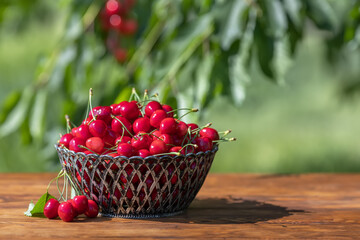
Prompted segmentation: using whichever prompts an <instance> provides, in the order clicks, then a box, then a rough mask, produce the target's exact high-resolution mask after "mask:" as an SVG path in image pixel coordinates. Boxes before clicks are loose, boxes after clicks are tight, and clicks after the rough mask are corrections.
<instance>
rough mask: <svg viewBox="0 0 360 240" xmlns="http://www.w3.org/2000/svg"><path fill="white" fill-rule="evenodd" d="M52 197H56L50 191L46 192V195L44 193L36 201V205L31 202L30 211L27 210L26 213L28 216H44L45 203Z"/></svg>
mask: <svg viewBox="0 0 360 240" xmlns="http://www.w3.org/2000/svg"><path fill="white" fill-rule="evenodd" d="M52 198H55V197H54V196H52V195H51V194H49V193H48V192H46V193H45V194H44V195H42V196H41V197H40V198H39V200H38V201H37V202H36V204H35V206H34V204H33V203H32V202H31V203H30V204H29V209H28V211H26V212H25V213H24V214H25V215H26V216H28V217H45V216H44V207H45V204H46V203H47V201H49V199H52Z"/></svg>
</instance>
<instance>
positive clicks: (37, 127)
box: [29, 88, 48, 139]
mask: <svg viewBox="0 0 360 240" xmlns="http://www.w3.org/2000/svg"><path fill="white" fill-rule="evenodd" d="M47 94H48V93H47V89H45V88H42V89H40V90H39V91H38V93H37V94H36V96H35V101H34V107H33V110H32V113H31V117H30V123H29V124H30V133H31V135H32V136H33V137H35V138H38V139H42V136H43V133H44V129H45V113H46V100H47Z"/></svg>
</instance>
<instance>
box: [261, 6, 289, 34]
mask: <svg viewBox="0 0 360 240" xmlns="http://www.w3.org/2000/svg"><path fill="white" fill-rule="evenodd" d="M260 3H261V4H262V7H263V10H264V12H265V17H266V22H264V23H265V26H266V28H264V30H266V33H267V34H268V35H269V36H271V37H274V38H280V37H282V36H283V35H284V34H285V32H286V29H287V26H288V24H287V19H286V15H285V11H284V8H283V5H282V4H281V3H280V1H279V0H263V1H262V2H260Z"/></svg>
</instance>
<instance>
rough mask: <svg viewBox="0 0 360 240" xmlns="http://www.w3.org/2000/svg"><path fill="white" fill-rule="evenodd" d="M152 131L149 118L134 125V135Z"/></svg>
mask: <svg viewBox="0 0 360 240" xmlns="http://www.w3.org/2000/svg"><path fill="white" fill-rule="evenodd" d="M149 130H150V119H149V118H148V117H143V118H138V119H136V120H135V122H134V124H133V131H134V133H138V132H140V131H143V132H146V133H147V132H149Z"/></svg>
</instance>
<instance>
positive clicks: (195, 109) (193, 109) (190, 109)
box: [167, 108, 199, 113]
mask: <svg viewBox="0 0 360 240" xmlns="http://www.w3.org/2000/svg"><path fill="white" fill-rule="evenodd" d="M178 110H189V111H190V112H198V111H199V109H197V108H177V109H174V110H171V111H168V112H167V113H171V112H175V111H178Z"/></svg>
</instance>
